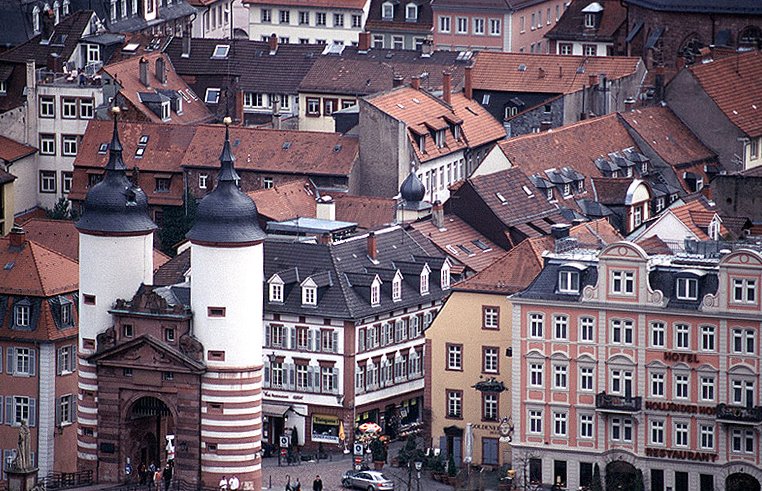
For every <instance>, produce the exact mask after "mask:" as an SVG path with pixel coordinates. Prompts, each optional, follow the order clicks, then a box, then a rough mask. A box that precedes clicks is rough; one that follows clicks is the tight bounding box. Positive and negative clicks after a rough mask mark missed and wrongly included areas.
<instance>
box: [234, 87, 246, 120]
mask: <svg viewBox="0 0 762 491" xmlns="http://www.w3.org/2000/svg"><path fill="white" fill-rule="evenodd" d="M235 117H236V118H237V119H238V121H240V122H241V124H244V119H243V91H242V90H237V91H236V93H235Z"/></svg>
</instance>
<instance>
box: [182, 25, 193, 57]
mask: <svg viewBox="0 0 762 491" xmlns="http://www.w3.org/2000/svg"><path fill="white" fill-rule="evenodd" d="M190 54H191V33H190V31H186V32H185V33H184V34H183V53H182V54H181V55H180V57H181V58H190Z"/></svg>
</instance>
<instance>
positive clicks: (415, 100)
mask: <svg viewBox="0 0 762 491" xmlns="http://www.w3.org/2000/svg"><path fill="white" fill-rule="evenodd" d="M413 102H415V103H416V104H420V103H421V101H419V100H418V98H417V97H413ZM754 109H756V107H755V108H754Z"/></svg>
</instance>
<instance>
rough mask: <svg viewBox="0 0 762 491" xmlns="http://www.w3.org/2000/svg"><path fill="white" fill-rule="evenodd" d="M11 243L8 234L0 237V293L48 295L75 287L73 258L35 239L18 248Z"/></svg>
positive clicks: (75, 275)
mask: <svg viewBox="0 0 762 491" xmlns="http://www.w3.org/2000/svg"><path fill="white" fill-rule="evenodd" d="M10 244H11V241H10V238H9V237H3V238H2V239H0V264H3V265H4V267H3V268H2V269H0V294H5V295H30V296H35V297H50V296H53V295H59V294H62V293H68V292H73V291H76V290H77V288H78V285H79V266H78V264H77V262H76V261H72V260H71V259H70V258H68V257H66V256H64V255H62V254H59V253H58V252H55V251H52V250H50V249H48V248H46V247H44V246H42V245H40V244H38V243H37V242H34V241H30V240H26V241H25V242H24V245H23V247H21V248H17V247H11V245H10Z"/></svg>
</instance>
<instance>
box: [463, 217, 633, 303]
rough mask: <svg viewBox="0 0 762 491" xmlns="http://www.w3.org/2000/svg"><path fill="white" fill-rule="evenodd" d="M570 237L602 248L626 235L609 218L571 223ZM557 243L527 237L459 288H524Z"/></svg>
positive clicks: (505, 290) (506, 291)
mask: <svg viewBox="0 0 762 491" xmlns="http://www.w3.org/2000/svg"><path fill="white" fill-rule="evenodd" d="M569 237H571V238H573V239H576V241H577V244H578V245H579V246H581V247H584V248H588V249H599V250H600V249H603V247H605V246H607V245H608V244H612V243H614V242H618V241H620V240H622V236H621V235H619V233H618V232H617V231H616V229H614V227H612V226H611V224H610V223H609V222H608V220H606V219H605V218H602V219H598V220H593V221H591V222H587V223H582V224H579V225H575V226H573V227H571V229H570V230H569ZM554 247H555V239H554V238H553V237H552V236H549V235H546V236H543V237H533V238H529V239H527V240H524V241H522V242H521V243H519V244H518V245H517V246H516V247H514V248H513V249H511V250H510V251H508V253H506V254H504V255H502V256H501V257H500V258H499V259H497V260H496V261H495V262H493V263H492V264H490V266H489V267H488V268H486V269H484V270H483V271H481V272H480V273H478V274H476V275H474V276H472V277H471V278H469V279H467V280H465V281H463V282H461V283H458V284H457V285H456V286H455V288H456V289H457V290H464V291H478V292H494V293H500V294H503V295H505V294H510V293H515V292H518V291H521V290H523V289H524V288H526V287H528V286H529V285H530V284H531V283H532V281H534V279H535V278H536V277H537V275H538V274H540V271H542V267H543V263H544V260H543V253H544V252H545V251H553V250H554Z"/></svg>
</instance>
